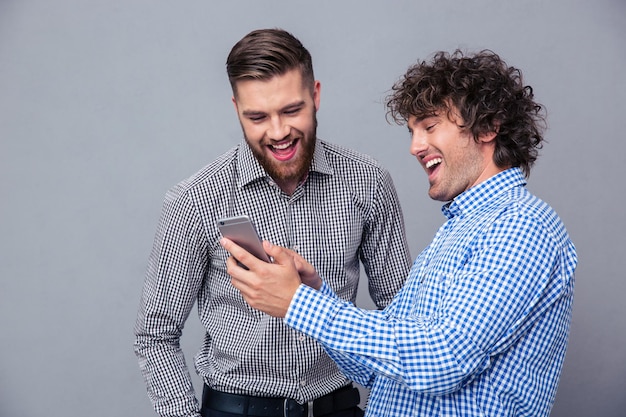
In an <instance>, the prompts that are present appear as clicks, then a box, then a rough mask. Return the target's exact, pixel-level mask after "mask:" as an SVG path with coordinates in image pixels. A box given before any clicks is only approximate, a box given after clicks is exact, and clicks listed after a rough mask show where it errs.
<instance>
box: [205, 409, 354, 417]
mask: <svg viewBox="0 0 626 417" xmlns="http://www.w3.org/2000/svg"><path fill="white" fill-rule="evenodd" d="M364 415H365V412H364V411H363V410H361V409H360V408H359V407H353V408H350V409H348V410H341V411H337V412H336V413H331V414H325V415H324V416H315V417H363V416H364ZM242 416H244V414H232V413H223V412H221V411H214V410H210V409H208V408H206V409H203V410H202V417H242ZM276 417H283V416H282V414H281V415H277V416H276Z"/></svg>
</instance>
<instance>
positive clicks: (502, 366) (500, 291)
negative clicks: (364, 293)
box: [285, 168, 577, 417]
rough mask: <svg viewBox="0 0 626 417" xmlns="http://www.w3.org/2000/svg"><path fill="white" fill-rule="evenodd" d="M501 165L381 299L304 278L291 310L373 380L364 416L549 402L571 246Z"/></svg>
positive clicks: (341, 359) (462, 412)
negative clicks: (367, 304)
mask: <svg viewBox="0 0 626 417" xmlns="http://www.w3.org/2000/svg"><path fill="white" fill-rule="evenodd" d="M525 184H526V182H525V180H524V178H523V175H522V173H521V171H520V170H519V169H517V168H513V169H509V170H507V171H504V172H502V173H500V174H498V175H496V176H495V177H493V178H491V179H489V180H488V181H486V182H484V183H482V184H479V185H477V186H475V187H473V188H471V189H469V190H468V191H466V192H465V193H463V194H461V195H459V196H458V197H457V198H456V199H455V200H454V201H453V202H451V203H449V204H447V205H446V206H444V208H443V212H444V214H445V215H446V216H447V218H448V221H447V222H446V223H445V224H444V225H443V226H442V227H441V228H440V229H439V231H438V232H437V234H436V235H435V237H434V239H433V241H432V243H431V244H430V245H429V246H428V247H427V248H426V249H425V250H424V251H423V252H422V253H421V254H420V255H419V256H418V257H417V259H416V260H415V262H414V264H413V267H412V268H411V272H410V273H409V277H408V280H407V282H406V284H405V286H404V287H403V289H402V290H401V291H400V292H399V293H398V295H397V296H396V297H395V299H394V301H393V302H392V303H391V304H390V305H389V306H388V307H387V308H386V309H385V310H383V311H365V310H360V309H358V308H355V307H354V306H352V305H350V304H349V303H345V302H343V301H341V300H339V299H337V298H336V296H335V295H334V293H333V291H332V289H331V288H329V287H328V286H326V285H323V286H322V290H321V291H319V292H318V291H314V290H312V289H310V288H308V287H305V286H301V287H300V288H299V289H298V292H297V293H296V297H295V298H294V300H293V301H292V304H291V307H290V309H289V312H288V314H287V317H286V318H285V322H286V323H287V324H288V325H289V326H291V327H293V328H295V329H298V330H300V331H302V332H304V333H306V334H308V335H310V336H312V337H313V338H315V339H317V340H319V341H320V342H322V343H323V345H324V346H325V347H326V348H327V350H328V352H329V354H330V355H331V356H332V357H333V359H335V361H336V362H337V363H338V364H339V366H340V368H341V369H342V370H343V371H344V372H345V374H346V375H348V376H349V377H351V378H353V379H354V380H355V381H357V382H359V383H361V384H364V385H366V386H370V387H371V388H372V391H371V394H370V400H369V404H368V407H367V410H366V415H368V416H387V417H389V416H402V417H406V416H422V417H423V416H493V417H495V416H498V417H502V416H528V417H540V416H547V415H549V413H550V409H551V406H552V404H553V401H554V396H555V392H556V389H557V384H558V380H559V376H560V372H561V366H562V363H563V358H564V355H565V350H566V346H567V339H568V333H569V326H570V319H571V309H572V301H573V292H574V270H575V268H576V264H577V256H576V251H575V248H574V246H573V244H572V242H571V241H570V239H569V237H568V235H567V232H566V230H565V228H564V226H563V224H562V223H561V221H560V219H559V218H558V217H557V215H556V213H555V212H554V211H553V210H552V209H551V208H550V207H549V206H548V205H547V204H545V203H544V202H542V201H541V200H539V199H538V198H536V197H534V196H533V195H531V194H530V193H529V192H528V191H527V190H526V188H525V187H524V186H525Z"/></svg>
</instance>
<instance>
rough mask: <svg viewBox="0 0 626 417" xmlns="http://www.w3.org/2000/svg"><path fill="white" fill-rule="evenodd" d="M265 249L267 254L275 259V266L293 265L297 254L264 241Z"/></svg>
mask: <svg viewBox="0 0 626 417" xmlns="http://www.w3.org/2000/svg"><path fill="white" fill-rule="evenodd" d="M263 249H265V253H267V254H268V255H269V256H271V257H272V258H274V263H275V264H278V265H293V254H294V253H295V252H293V251H291V250H289V249H287V248H283V247H282V246H278V245H274V244H272V243H271V242H268V241H267V240H264V241H263Z"/></svg>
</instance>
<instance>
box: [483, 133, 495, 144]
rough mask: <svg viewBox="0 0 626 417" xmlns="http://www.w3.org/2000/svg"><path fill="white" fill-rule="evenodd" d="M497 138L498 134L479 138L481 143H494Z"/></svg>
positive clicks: (484, 135)
mask: <svg viewBox="0 0 626 417" xmlns="http://www.w3.org/2000/svg"><path fill="white" fill-rule="evenodd" d="M496 136H498V132H488V133H482V134H481V135H479V136H478V141H479V142H480V143H489V142H493V140H494V139H495V138H496Z"/></svg>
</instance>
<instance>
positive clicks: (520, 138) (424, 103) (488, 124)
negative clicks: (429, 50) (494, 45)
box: [386, 49, 546, 176]
mask: <svg viewBox="0 0 626 417" xmlns="http://www.w3.org/2000/svg"><path fill="white" fill-rule="evenodd" d="M386 104H387V109H388V111H387V119H388V120H389V119H391V120H393V121H395V122H396V123H397V124H406V122H407V121H408V119H409V117H410V116H414V117H416V118H418V119H423V118H426V117H430V116H434V115H435V114H438V113H439V112H441V111H444V112H447V114H448V117H449V118H450V120H454V118H453V117H450V116H451V115H452V114H453V113H455V112H456V114H458V115H459V116H461V118H462V121H461V122H459V121H457V124H458V125H459V127H460V128H461V129H463V130H465V131H467V132H471V134H472V135H473V136H474V139H475V140H477V139H478V137H479V136H480V135H481V134H485V133H491V132H496V133H497V136H496V149H495V152H494V156H493V159H494V163H495V164H496V165H497V166H498V167H501V168H507V167H520V168H521V169H522V171H523V172H524V175H526V176H528V175H529V174H530V168H531V167H532V165H533V164H534V162H535V160H536V159H537V156H538V150H539V149H541V147H542V145H543V143H542V142H543V141H544V139H543V131H544V130H545V127H546V124H545V110H544V107H543V106H542V105H541V104H539V103H537V102H536V101H534V99H533V89H532V87H530V86H525V85H524V84H523V80H522V73H521V71H520V70H519V69H517V68H514V67H509V66H508V65H507V64H506V63H505V62H504V61H503V60H502V59H501V58H500V57H499V56H498V55H497V54H495V53H494V52H493V51H490V50H482V51H480V52H477V53H475V54H464V53H463V52H462V51H461V50H459V49H457V50H456V51H454V52H453V53H452V54H450V53H447V52H443V51H440V52H437V53H435V54H434V55H433V57H432V59H431V61H430V62H426V61H418V62H417V63H416V64H415V65H412V66H411V67H410V68H409V69H408V70H407V72H406V73H405V74H404V76H402V77H401V78H400V80H399V81H398V82H397V83H396V84H395V85H394V86H393V87H392V89H391V94H390V95H389V96H388V97H387V102H386Z"/></svg>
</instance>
